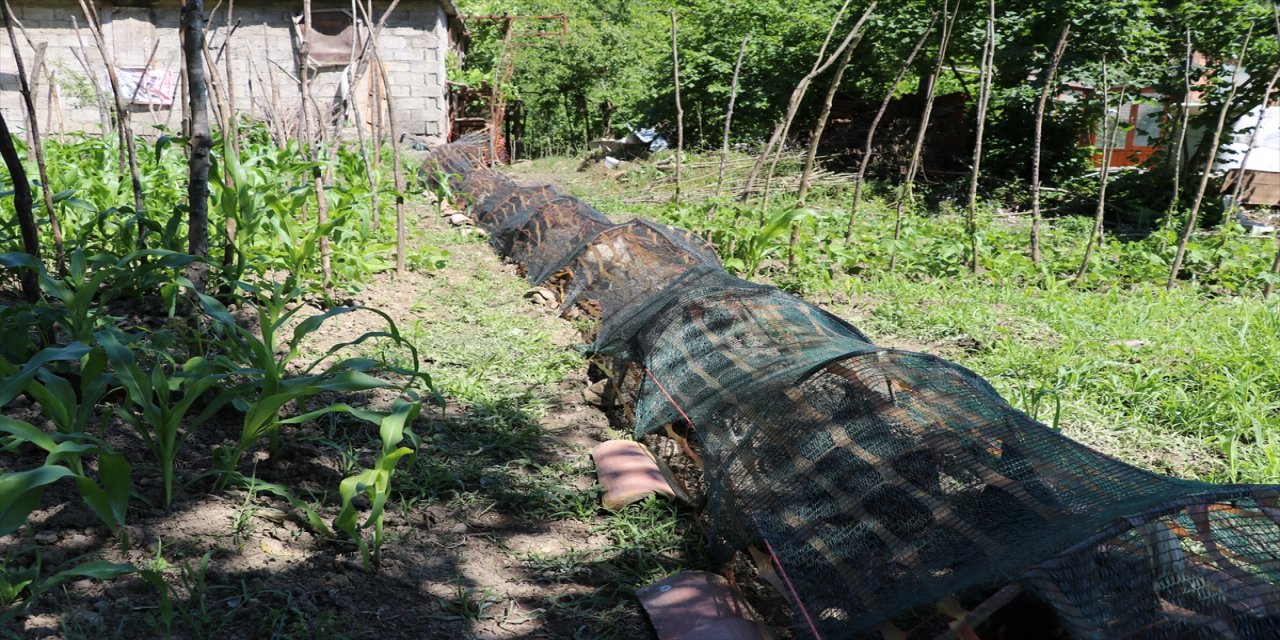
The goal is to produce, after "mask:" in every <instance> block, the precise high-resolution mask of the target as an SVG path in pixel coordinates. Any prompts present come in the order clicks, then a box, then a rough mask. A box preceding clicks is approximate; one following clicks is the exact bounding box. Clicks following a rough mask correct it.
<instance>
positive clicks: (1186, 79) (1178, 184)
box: [1160, 27, 1195, 253]
mask: <svg viewBox="0 0 1280 640" xmlns="http://www.w3.org/2000/svg"><path fill="white" fill-rule="evenodd" d="M1186 39H1187V55H1186V64H1185V65H1184V66H1183V69H1182V106H1181V107H1180V108H1179V109H1178V136H1177V138H1178V143H1177V146H1175V147H1174V150H1173V185H1172V187H1173V188H1172V189H1171V191H1172V194H1171V195H1170V197H1169V208H1168V209H1166V210H1165V212H1164V223H1163V226H1164V228H1165V229H1168V228H1169V227H1171V226H1172V225H1173V219H1174V215H1175V214H1176V212H1177V210H1178V200H1179V198H1180V197H1181V195H1182V160H1183V153H1184V151H1185V150H1186V146H1187V125H1188V122H1189V121H1190V118H1191V110H1190V109H1189V108H1188V106H1189V105H1188V102H1190V100H1191V64H1192V61H1193V58H1194V55H1195V50H1194V49H1193V48H1192V44H1191V28H1190V27H1188V28H1187V33H1186ZM1167 246H1168V244H1167V243H1166V242H1165V241H1164V237H1163V235H1162V237H1161V239H1160V252H1161V253H1164V250H1165V248H1166V247H1167Z"/></svg>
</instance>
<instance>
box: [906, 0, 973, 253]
mask: <svg viewBox="0 0 1280 640" xmlns="http://www.w3.org/2000/svg"><path fill="white" fill-rule="evenodd" d="M959 5H960V3H959V0H956V5H955V6H954V7H952V6H950V3H949V2H948V0H942V34H941V36H940V37H939V38H938V59H937V61H936V62H935V63H934V67H933V71H932V73H930V74H929V76H928V81H927V84H926V86H925V94H924V111H923V112H922V113H921V114H920V127H919V128H918V129H917V130H916V140H915V144H914V145H913V146H912V147H911V161H910V162H909V163H908V164H907V175H906V179H905V180H904V181H903V183H902V190H901V192H900V193H899V195H898V206H897V208H896V211H895V213H894V219H893V246H892V247H890V249H889V272H890V273H892V272H893V270H894V268H895V267H897V266H898V241H899V240H901V239H902V217H903V214H904V213H905V207H906V205H907V203H908V202H914V201H915V195H914V191H913V190H912V189H913V187H914V186H915V180H916V173H917V172H918V171H919V170H920V154H921V152H922V151H923V150H924V140H925V134H926V133H928V131H929V117H930V116H931V115H932V114H933V97H934V93H935V92H936V91H937V88H938V77H939V76H940V75H941V74H942V67H943V65H944V64H945V63H946V60H947V45H948V44H950V42H951V31H952V29H953V28H954V27H955V24H956V17H957V16H958V15H960V6H959Z"/></svg>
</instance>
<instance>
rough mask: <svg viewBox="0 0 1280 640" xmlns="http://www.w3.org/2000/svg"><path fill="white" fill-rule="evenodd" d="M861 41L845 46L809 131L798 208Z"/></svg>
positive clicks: (796, 235) (795, 239) (791, 261)
mask: <svg viewBox="0 0 1280 640" xmlns="http://www.w3.org/2000/svg"><path fill="white" fill-rule="evenodd" d="M861 41H862V35H861V34H859V35H858V39H857V40H856V41H854V43H853V45H851V46H848V47H845V50H844V53H843V54H841V55H840V60H839V61H838V62H836V70H835V71H834V72H833V73H832V76H831V84H830V86H829V87H827V96H826V98H825V99H824V100H823V102H822V111H821V112H820V113H819V114H818V120H817V122H815V123H814V124H813V131H811V132H810V133H809V149H808V152H807V153H806V154H805V158H804V168H803V169H802V170H801V171H800V187H799V189H798V192H797V194H796V208H797V209H803V208H804V206H805V198H806V197H807V196H808V195H809V179H810V178H811V177H812V176H813V165H814V162H815V160H816V159H817V157H818V145H819V144H820V143H821V142H822V133H823V132H824V131H826V128H827V119H828V118H830V117H831V105H832V104H833V103H834V102H835V99H836V92H837V91H839V90H840V81H841V80H843V79H844V70H845V69H846V68H847V67H848V66H849V59H850V58H852V57H853V51H854V49H857V47H858V44H859V43H861ZM777 163H778V159H777V157H775V158H774V160H773V164H772V165H770V167H769V174H768V176H766V178H765V193H768V191H769V186H768V185H769V182H770V180H772V178H773V167H774V166H776V165H777ZM767 197H768V196H766V198H767ZM800 224H801V221H800V220H796V219H793V220H792V221H791V239H790V241H789V242H788V244H787V268H788V269H791V268H793V267H795V265H796V246H797V245H799V243H800Z"/></svg>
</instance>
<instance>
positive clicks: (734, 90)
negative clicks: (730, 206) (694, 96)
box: [707, 35, 751, 220]
mask: <svg viewBox="0 0 1280 640" xmlns="http://www.w3.org/2000/svg"><path fill="white" fill-rule="evenodd" d="M750 39H751V36H749V35H746V36H742V44H741V45H739V46H738V61H737V62H735V63H733V80H731V81H730V82H729V108H728V109H727V110H726V111H725V114H724V144H723V145H722V146H721V148H720V173H719V175H718V176H717V177H716V199H717V200H718V199H719V198H720V194H721V193H722V192H723V189H724V163H725V160H727V159H728V158H729V126H730V125H731V124H732V123H733V104H734V102H736V101H737V100H738V71H739V70H740V69H742V56H743V55H745V54H746V53H747V41H748V40H750ZM714 213H715V208H714V207H712V208H711V210H709V211H707V220H711V216H712V215H713V214H714Z"/></svg>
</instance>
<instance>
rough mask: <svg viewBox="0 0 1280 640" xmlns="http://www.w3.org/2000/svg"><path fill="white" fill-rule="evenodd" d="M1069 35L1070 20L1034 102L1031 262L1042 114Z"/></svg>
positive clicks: (1036, 233) (1035, 254) (1036, 258)
mask: <svg viewBox="0 0 1280 640" xmlns="http://www.w3.org/2000/svg"><path fill="white" fill-rule="evenodd" d="M1070 35H1071V22H1070V21H1068V22H1066V23H1064V24H1063V25H1062V33H1060V34H1059V35H1058V44H1057V45H1056V46H1054V48H1053V57H1052V58H1051V59H1050V60H1049V69H1048V71H1046V72H1045V76H1044V86H1043V87H1041V88H1040V100H1039V101H1038V102H1036V124H1035V133H1034V134H1033V137H1032V142H1031V262H1032V263H1034V264H1040V215H1041V213H1040V155H1041V148H1042V146H1043V143H1044V114H1045V112H1046V111H1047V110H1048V106H1049V96H1050V94H1052V93H1053V91H1054V88H1055V86H1054V79H1055V78H1056V77H1057V75H1058V67H1059V66H1061V64H1062V56H1063V54H1064V53H1066V51H1067V39H1068V38H1069V37H1070Z"/></svg>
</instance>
